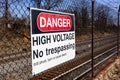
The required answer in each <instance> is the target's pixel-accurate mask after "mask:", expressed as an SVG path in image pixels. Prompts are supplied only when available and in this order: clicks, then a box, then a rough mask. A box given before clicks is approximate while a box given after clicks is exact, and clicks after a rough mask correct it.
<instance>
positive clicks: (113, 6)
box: [96, 0, 120, 11]
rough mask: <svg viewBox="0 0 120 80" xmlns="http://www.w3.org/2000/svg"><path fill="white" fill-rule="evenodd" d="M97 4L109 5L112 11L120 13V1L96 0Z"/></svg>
mask: <svg viewBox="0 0 120 80" xmlns="http://www.w3.org/2000/svg"><path fill="white" fill-rule="evenodd" d="M96 1H97V2H99V3H101V4H104V5H107V6H108V7H110V8H111V9H113V10H115V11H118V7H119V5H120V0H96Z"/></svg>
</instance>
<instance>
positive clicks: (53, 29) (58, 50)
mask: <svg viewBox="0 0 120 80" xmlns="http://www.w3.org/2000/svg"><path fill="white" fill-rule="evenodd" d="M30 14H31V16H30V18H31V21H30V23H31V47H32V74H33V75H35V74H38V73H40V72H42V71H44V70H47V69H49V68H52V67H54V66H56V65H59V64H61V63H63V62H66V61H68V60H71V59H73V58H74V57H75V24H74V15H73V14H68V13H62V12H56V11H48V10H42V9H35V8H31V9H30Z"/></svg>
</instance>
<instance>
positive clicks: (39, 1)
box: [37, 0, 41, 8]
mask: <svg viewBox="0 0 120 80" xmlns="http://www.w3.org/2000/svg"><path fill="white" fill-rule="evenodd" d="M40 3H41V0H37V8H40Z"/></svg>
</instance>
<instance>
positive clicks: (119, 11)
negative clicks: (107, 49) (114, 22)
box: [117, 5, 120, 56]
mask: <svg viewBox="0 0 120 80" xmlns="http://www.w3.org/2000/svg"><path fill="white" fill-rule="evenodd" d="M119 19H120V5H119V9H118V32H117V56H118V55H119V36H120V34H119V31H120V26H119Z"/></svg>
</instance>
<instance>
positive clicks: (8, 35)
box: [0, 0, 115, 80]
mask: <svg viewBox="0 0 120 80" xmlns="http://www.w3.org/2000/svg"><path fill="white" fill-rule="evenodd" d="M81 1H83V3H84V4H83V3H82V2H81ZM81 4H83V5H82V6H80V5H81ZM86 4H87V5H86ZM90 6H91V3H90V0H86V1H85V0H0V80H28V79H30V78H32V77H33V76H32V72H31V71H32V65H31V64H32V63H31V61H32V59H31V43H30V19H29V18H30V11H29V7H33V8H36V7H38V8H41V9H48V10H54V11H62V12H69V13H74V14H75V16H76V22H75V23H76V42H77V43H78V42H80V41H81V40H80V36H81V34H86V33H87V32H88V39H90V37H91V35H90V34H89V33H90V32H91V30H90V28H91V27H90V25H91V20H90V18H91V17H90V16H89V15H91V8H89V7H90ZM81 12H83V13H84V14H82V13H81ZM111 24H112V23H111ZM112 26H115V25H114V23H113V24H112ZM112 26H111V29H113V28H112ZM83 27H85V28H83ZM86 27H87V28H86ZM96 29H97V28H96ZM84 38H86V37H84Z"/></svg>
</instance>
